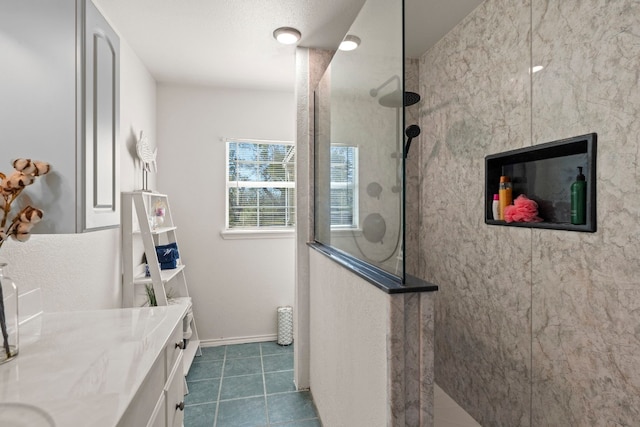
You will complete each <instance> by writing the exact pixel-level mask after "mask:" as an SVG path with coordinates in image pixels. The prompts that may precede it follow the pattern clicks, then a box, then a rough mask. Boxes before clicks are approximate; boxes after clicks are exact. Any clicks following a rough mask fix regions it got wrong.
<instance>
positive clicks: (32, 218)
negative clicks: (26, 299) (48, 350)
mask: <svg viewBox="0 0 640 427" xmlns="http://www.w3.org/2000/svg"><path fill="white" fill-rule="evenodd" d="M13 168H14V169H15V170H14V171H13V172H12V173H11V174H10V175H8V176H7V175H5V174H3V173H2V172H0V208H2V220H1V221H0V247H2V245H3V244H4V242H6V241H7V239H8V238H9V237H11V238H12V239H14V240H17V241H19V242H26V241H27V240H29V236H30V235H31V229H32V228H33V226H34V225H36V224H37V223H38V222H40V220H41V219H42V217H43V215H44V214H43V212H42V211H41V210H40V209H36V208H34V207H32V206H29V205H27V206H24V207H23V208H21V209H18V210H17V212H15V210H14V212H15V215H14V217H13V219H12V220H11V221H8V220H9V218H10V216H11V212H12V204H13V203H14V202H15V201H16V199H17V198H18V196H20V194H22V191H23V190H24V189H25V187H27V186H29V185H31V184H33V183H34V182H35V180H36V178H37V177H39V176H42V175H45V174H47V173H49V170H50V169H51V167H50V166H49V164H48V163H45V162H41V161H37V160H36V161H32V160H31V159H16V160H15V161H14V162H13ZM6 265H7V264H6V263H0V331H1V332H2V351H1V352H0V363H4V362H7V361H9V360H11V359H13V358H14V357H16V356H17V355H18V290H17V287H16V285H15V283H13V281H12V280H11V279H9V278H8V277H6V276H4V275H3V272H2V269H3V268H4V267H5V266H6Z"/></svg>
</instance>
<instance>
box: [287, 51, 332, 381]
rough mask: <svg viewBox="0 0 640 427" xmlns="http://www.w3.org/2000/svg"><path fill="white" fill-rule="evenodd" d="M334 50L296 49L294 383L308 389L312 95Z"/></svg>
mask: <svg viewBox="0 0 640 427" xmlns="http://www.w3.org/2000/svg"><path fill="white" fill-rule="evenodd" d="M333 54H334V52H333V51H326V50H319V49H307V48H297V49H296V90H295V92H296V93H295V94H296V144H297V146H296V150H297V151H296V181H297V185H298V188H305V189H308V191H298V192H297V193H296V206H297V209H296V226H297V230H296V290H295V301H296V303H295V307H296V310H295V311H294V324H295V325H294V329H293V331H294V339H295V342H296V346H295V347H294V353H295V355H294V360H295V362H294V363H295V375H296V377H295V383H296V386H297V387H298V388H299V389H307V388H309V351H310V348H309V248H308V247H307V242H309V241H312V240H313V224H314V223H313V210H314V209H313V207H314V186H313V185H312V183H313V165H314V163H313V150H312V141H313V135H314V103H313V92H314V90H315V88H316V86H317V85H318V82H319V81H320V79H321V78H322V75H323V74H324V71H325V70H326V68H327V67H328V65H329V62H330V61H331V57H332V56H333Z"/></svg>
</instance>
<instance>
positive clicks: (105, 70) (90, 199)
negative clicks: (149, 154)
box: [0, 0, 120, 234]
mask: <svg viewBox="0 0 640 427" xmlns="http://www.w3.org/2000/svg"><path fill="white" fill-rule="evenodd" d="M0 52H2V60H0V76H1V78H0V94H2V96H0V147H1V149H2V155H3V156H2V159H0V160H1V161H2V163H1V164H0V171H2V172H5V173H7V172H12V171H13V169H12V166H11V161H12V160H13V159H16V158H20V157H24V158H31V159H34V160H41V161H46V162H49V163H50V164H51V165H52V170H51V172H50V173H49V174H48V175H45V176H43V177H41V178H40V179H39V180H38V181H36V183H35V184H33V185H32V186H30V187H29V188H28V190H27V193H28V195H29V199H30V203H31V204H32V205H33V206H36V207H38V208H40V209H43V210H44V212H45V217H44V219H43V221H42V223H40V224H39V225H38V227H37V229H36V230H34V231H35V232H37V233H48V234H50V233H75V232H83V231H88V230H94V229H101V228H107V227H113V226H117V225H118V224H119V221H120V214H119V203H120V200H119V199H120V196H119V170H118V164H119V155H118V152H119V148H118V145H119V144H118V131H119V107H120V101H119V94H120V88H119V73H120V71H119V70H120V63H119V38H118V36H117V34H116V33H115V32H114V31H113V29H112V28H111V27H110V26H109V24H108V23H107V21H106V20H105V19H104V17H103V16H102V15H101V14H100V12H99V11H98V9H97V8H96V7H95V5H94V4H93V3H92V2H91V0H56V1H51V0H20V1H1V2H0Z"/></svg>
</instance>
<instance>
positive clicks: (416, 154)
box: [404, 58, 422, 276]
mask: <svg viewBox="0 0 640 427" xmlns="http://www.w3.org/2000/svg"><path fill="white" fill-rule="evenodd" d="M418 81H419V61H418V59H415V58H410V59H407V60H406V61H405V65H404V84H405V91H410V92H419V90H420V87H419V84H418ZM420 105H422V104H421V103H418V104H415V105H412V106H409V107H406V108H405V113H404V114H405V120H404V125H405V129H406V127H407V126H409V125H412V124H419V112H420ZM421 143H422V142H421V137H420V136H418V137H417V138H415V139H414V140H413V142H412V143H411V150H410V151H409V156H408V157H407V159H406V160H405V204H404V207H405V232H404V238H405V242H404V245H405V250H404V263H405V270H406V272H407V273H409V274H411V275H413V276H418V274H419V254H420V239H419V236H420V217H421V216H420V152H421V150H420V145H421Z"/></svg>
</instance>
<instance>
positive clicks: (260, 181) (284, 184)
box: [226, 140, 295, 230]
mask: <svg viewBox="0 0 640 427" xmlns="http://www.w3.org/2000/svg"><path fill="white" fill-rule="evenodd" d="M227 160H228V161H227V224H226V228H227V229H240V230H241V229H252V230H255V229H265V228H293V227H294V225H295V147H294V145H293V143H292V142H282V141H252V140H243V141H238V140H227Z"/></svg>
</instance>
